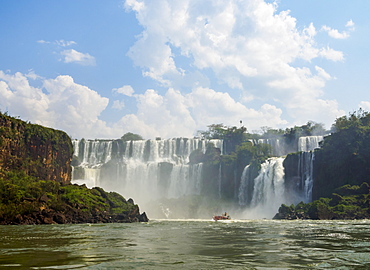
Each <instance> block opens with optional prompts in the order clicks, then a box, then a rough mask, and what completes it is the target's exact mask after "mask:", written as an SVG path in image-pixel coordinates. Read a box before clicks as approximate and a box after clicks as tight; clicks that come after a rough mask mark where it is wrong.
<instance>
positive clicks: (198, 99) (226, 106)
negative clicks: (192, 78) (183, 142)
mask: <svg viewBox="0 0 370 270" xmlns="http://www.w3.org/2000/svg"><path fill="white" fill-rule="evenodd" d="M135 98H136V100H137V107H138V112H137V113H136V114H135V115H134V114H130V115H126V116H124V117H123V118H122V119H121V120H120V121H119V123H117V124H116V125H115V126H124V127H125V128H126V129H127V130H130V131H132V132H135V133H138V134H141V135H142V136H144V137H146V138H154V137H156V136H161V137H164V138H168V137H191V136H193V135H194V134H195V132H196V131H197V130H204V129H205V128H206V127H207V126H208V125H210V124H214V123H225V124H226V125H239V121H240V120H242V121H243V124H244V125H246V126H247V128H248V129H249V130H251V131H252V130H255V129H258V128H260V127H261V126H264V125H268V126H276V125H285V124H286V123H287V122H286V121H285V120H282V119H281V115H282V110H281V109H279V108H276V107H275V106H273V105H269V104H264V105H263V106H261V108H260V109H259V110H254V109H250V108H247V107H246V106H245V105H243V104H241V103H239V102H237V101H235V100H234V99H233V98H232V97H230V95H229V94H228V93H220V92H216V91H214V90H213V89H210V88H203V87H198V88H195V89H193V91H192V92H191V93H188V94H182V93H180V91H178V90H175V89H172V88H170V89H168V91H167V92H166V94H165V95H163V96H161V95H160V94H159V93H158V92H157V91H155V90H153V89H148V90H147V91H146V92H145V93H144V94H141V95H135Z"/></svg>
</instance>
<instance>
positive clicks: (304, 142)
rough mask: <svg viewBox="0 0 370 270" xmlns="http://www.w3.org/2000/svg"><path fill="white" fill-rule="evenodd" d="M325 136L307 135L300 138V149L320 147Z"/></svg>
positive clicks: (304, 150)
mask: <svg viewBox="0 0 370 270" xmlns="http://www.w3.org/2000/svg"><path fill="white" fill-rule="evenodd" d="M322 140H324V136H306V137H300V138H299V139H298V151H303V152H308V151H312V150H314V149H316V148H319V147H320V145H319V143H320V142H321V141H322Z"/></svg>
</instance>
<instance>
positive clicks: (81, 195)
mask: <svg viewBox="0 0 370 270" xmlns="http://www.w3.org/2000/svg"><path fill="white" fill-rule="evenodd" d="M137 208H138V207H137V205H134V204H132V203H130V202H127V201H126V200H125V199H124V198H123V197H122V196H121V195H119V194H118V193H115V192H109V193H108V192H105V191H104V190H103V189H101V188H93V189H88V188H87V187H86V186H84V185H83V186H78V185H71V184H69V185H62V184H61V183H59V182H56V181H51V180H48V181H44V180H39V179H37V178H34V177H30V176H28V175H25V174H24V173H23V172H8V173H6V174H5V177H0V224H19V223H21V224H22V221H24V222H23V223H25V224H33V223H36V224H38V223H77V222H80V221H82V222H83V221H84V220H85V222H105V221H106V219H107V218H108V217H109V216H110V218H112V215H113V216H114V215H115V214H124V213H129V212H135V211H137ZM45 213H49V215H50V213H52V215H51V216H52V217H53V218H54V219H52V220H49V221H45ZM57 214H59V215H57ZM60 216H62V217H63V221H64V222H58V219H57V217H60Z"/></svg>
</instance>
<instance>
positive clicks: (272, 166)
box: [238, 136, 324, 218]
mask: <svg viewBox="0 0 370 270" xmlns="http://www.w3.org/2000/svg"><path fill="white" fill-rule="evenodd" d="M323 139H324V138H323V136H307V137H301V138H299V140H298V146H297V150H298V151H302V153H300V154H299V162H298V173H299V176H300V179H299V182H298V183H297V186H298V188H297V190H296V191H291V192H296V194H287V193H286V191H285V186H284V181H285V179H284V177H285V173H284V167H283V161H284V158H283V157H276V158H271V159H268V160H267V161H266V162H265V163H264V164H262V165H261V170H260V172H259V175H258V176H257V177H256V178H254V179H253V178H252V177H251V176H250V173H249V170H250V166H249V165H247V166H246V167H245V168H244V170H243V173H242V176H241V180H240V186H239V192H238V202H239V205H241V206H244V205H248V204H249V203H250V208H249V209H248V210H247V211H246V214H247V215H248V216H249V217H252V218H264V217H268V218H271V217H272V216H273V215H274V214H275V213H276V209H278V208H279V206H280V205H281V204H282V203H284V204H288V205H290V204H292V203H294V204H297V203H299V202H300V201H303V202H305V203H308V202H310V201H312V186H313V162H314V157H315V156H314V152H313V151H312V150H314V149H316V148H319V147H320V146H319V142H321V141H322V140H323ZM258 143H267V144H270V145H271V146H272V147H273V152H274V153H285V152H286V150H284V149H283V148H282V145H281V143H280V142H279V140H278V139H265V140H258ZM250 189H252V190H250Z"/></svg>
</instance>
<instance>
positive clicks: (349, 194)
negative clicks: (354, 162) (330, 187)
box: [274, 182, 370, 219]
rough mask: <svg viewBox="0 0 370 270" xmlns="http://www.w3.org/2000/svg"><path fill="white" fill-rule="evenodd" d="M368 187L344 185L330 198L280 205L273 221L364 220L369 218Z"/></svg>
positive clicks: (366, 185) (369, 198)
mask: <svg viewBox="0 0 370 270" xmlns="http://www.w3.org/2000/svg"><path fill="white" fill-rule="evenodd" d="M369 191H370V187H369V184H368V183H366V182H364V183H362V184H361V186H358V185H354V186H351V185H345V186H342V187H340V188H338V189H336V190H335V193H332V195H331V196H330V198H320V199H318V200H315V201H313V202H311V203H307V204H305V203H303V202H301V203H299V204H297V205H296V206H294V205H291V206H287V205H284V204H283V205H282V206H281V207H280V208H279V212H278V213H277V214H276V216H275V217H274V218H275V219H364V218H370V193H369Z"/></svg>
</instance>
